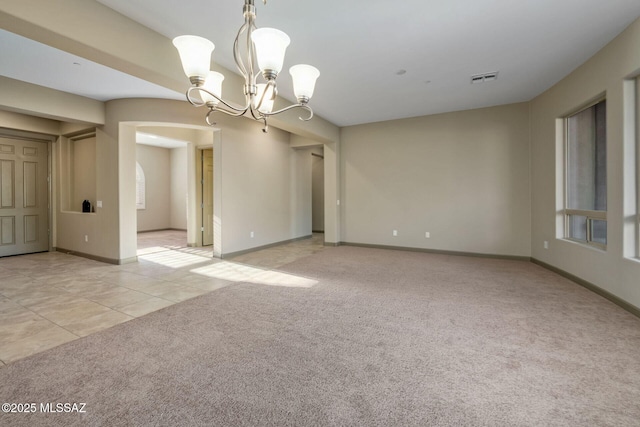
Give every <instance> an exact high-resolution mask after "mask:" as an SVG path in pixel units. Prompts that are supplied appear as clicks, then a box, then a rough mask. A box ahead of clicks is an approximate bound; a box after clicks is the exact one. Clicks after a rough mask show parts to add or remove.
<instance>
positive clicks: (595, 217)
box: [562, 95, 640, 254]
mask: <svg viewBox="0 0 640 427" xmlns="http://www.w3.org/2000/svg"><path fill="white" fill-rule="evenodd" d="M603 101H604V102H606V101H607V98H606V96H604V95H603V96H601V97H598V98H596V99H595V100H594V101H592V102H589V103H588V104H586V105H584V106H583V107H582V108H580V109H578V110H575V111H573V112H571V113H570V114H567V115H566V116H565V117H564V118H563V124H564V206H563V210H562V211H563V219H564V221H563V222H564V238H565V239H566V240H569V241H572V242H576V243H579V244H582V245H585V246H587V247H595V248H598V249H602V250H607V244H603V243H600V242H595V241H593V239H592V237H593V236H592V229H593V227H592V223H593V221H604V222H606V223H607V243H608V241H609V229H608V225H609V222H608V221H607V212H608V208H609V207H608V204H607V210H605V211H597V210H588V209H569V208H568V207H567V206H569V177H568V175H569V162H570V156H569V119H570V118H571V117H573V116H575V115H577V114H579V113H581V112H583V111H585V110H588V109H589V108H591V107H593V106H595V105H597V104H599V103H601V102H603ZM606 128H607V119H606V117H605V134H606ZM607 157H608V146H607ZM607 173H608V172H607ZM607 194H608V179H607ZM571 216H583V217H585V218H586V228H587V229H586V240H581V239H576V238H574V237H570V235H569V229H570V224H569V223H570V217H571ZM638 220H639V221H640V215H639V216H638ZM639 231H640V230H639ZM639 235H640V234H639ZM639 254H640V252H639Z"/></svg>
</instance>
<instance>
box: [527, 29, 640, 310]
mask: <svg viewBox="0 0 640 427" xmlns="http://www.w3.org/2000/svg"><path fill="white" fill-rule="evenodd" d="M639 46H640V21H636V22H635V23H633V24H632V25H631V26H629V27H628V28H627V29H626V30H625V31H624V32H623V33H622V34H621V35H620V36H618V37H617V38H616V39H615V40H614V41H612V42H611V43H610V44H609V45H607V46H606V47H605V48H603V49H602V50H601V51H600V52H599V53H598V54H596V55H595V56H594V57H592V58H591V59H590V60H589V61H587V62H586V63H585V64H583V65H582V66H581V67H579V68H578V69H577V70H575V71H574V72H573V73H571V74H570V75H569V76H567V77H566V78H565V79H563V80H562V81H561V82H560V83H558V84H556V85H555V86H553V87H552V88H551V89H549V90H548V91H547V92H545V93H544V94H542V95H540V96H538V97H537V98H535V99H534V100H533V101H532V102H531V167H532V169H531V176H532V256H533V257H534V258H536V259H538V260H541V261H543V262H545V263H548V264H551V265H553V266H555V267H557V268H560V269H562V270H564V271H567V272H569V273H571V274H573V275H575V276H578V277H580V278H581V279H584V280H586V281H588V282H591V283H593V284H595V285H597V286H599V287H600V288H602V289H604V290H606V291H608V292H610V293H612V294H614V295H616V296H618V297H620V298H622V299H624V300H625V301H627V302H629V303H631V304H633V305H635V306H636V307H640V262H638V260H637V259H636V260H633V259H631V258H630V257H633V256H634V255H635V249H634V243H635V236H634V233H636V232H637V231H636V230H635V226H634V225H633V224H632V223H633V218H634V217H635V215H636V214H637V212H636V207H637V205H636V203H635V197H636V191H637V190H636V188H635V183H634V181H635V174H636V171H635V163H636V162H635V154H634V153H635V151H634V149H635V147H634V146H635V144H637V142H636V141H637V140H636V137H635V135H634V134H635V132H634V123H635V121H636V118H635V117H634V113H633V111H632V109H633V106H634V102H633V93H634V88H633V83H631V82H630V81H629V79H631V78H632V77H634V76H636V75H638V74H639V73H640V49H639ZM603 94H605V95H606V99H607V206H608V212H607V226H608V245H607V249H606V251H602V250H598V249H593V248H589V247H586V246H584V245H580V244H577V243H573V242H569V241H567V240H564V239H563V238H562V236H563V230H562V224H561V221H560V220H559V219H560V218H561V216H560V215H559V213H558V210H559V209H561V208H562V199H563V194H562V188H563V184H562V181H563V178H562V171H563V169H562V153H563V147H562V131H561V129H557V128H556V123H557V121H559V119H561V118H562V117H564V116H566V115H567V114H568V113H570V112H572V111H575V110H576V109H577V108H579V107H581V106H583V105H584V104H585V103H587V102H589V101H590V100H593V99H594V98H596V97H599V96H601V95H603ZM630 223H631V224H630ZM544 241H548V242H549V249H544V246H543V244H544ZM625 255H626V256H627V257H625Z"/></svg>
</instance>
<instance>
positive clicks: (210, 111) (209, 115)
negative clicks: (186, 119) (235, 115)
mask: <svg viewBox="0 0 640 427" xmlns="http://www.w3.org/2000/svg"><path fill="white" fill-rule="evenodd" d="M214 111H216V109H215V108H209V112H208V113H207V116H206V117H205V118H204V120H205V121H206V122H207V124H208V125H209V126H215V125H216V124H217V123H216V122H212V121H210V120H209V118H210V117H211V114H212V113H213V112H214Z"/></svg>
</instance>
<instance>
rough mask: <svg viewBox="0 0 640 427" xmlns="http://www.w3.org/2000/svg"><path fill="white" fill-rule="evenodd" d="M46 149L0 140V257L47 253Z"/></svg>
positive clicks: (32, 143) (33, 143) (31, 143)
mask: <svg viewBox="0 0 640 427" xmlns="http://www.w3.org/2000/svg"><path fill="white" fill-rule="evenodd" d="M48 157H49V156H48V145H47V143H46V142H37V141H27V140H21V139H12V138H4V137H0V256H8V255H19V254H26V253H33V252H42V251H47V250H49V196H48V194H49V192H48V185H47V176H48V167H47V160H48Z"/></svg>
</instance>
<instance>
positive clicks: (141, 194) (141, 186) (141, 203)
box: [136, 162, 146, 210]
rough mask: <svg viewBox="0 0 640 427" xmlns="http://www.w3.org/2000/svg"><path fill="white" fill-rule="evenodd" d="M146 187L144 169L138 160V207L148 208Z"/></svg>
mask: <svg viewBox="0 0 640 427" xmlns="http://www.w3.org/2000/svg"><path fill="white" fill-rule="evenodd" d="M145 188H146V183H145V179H144V171H143V170H142V166H140V163H138V162H136V209H138V210H140V209H146V206H145Z"/></svg>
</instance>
